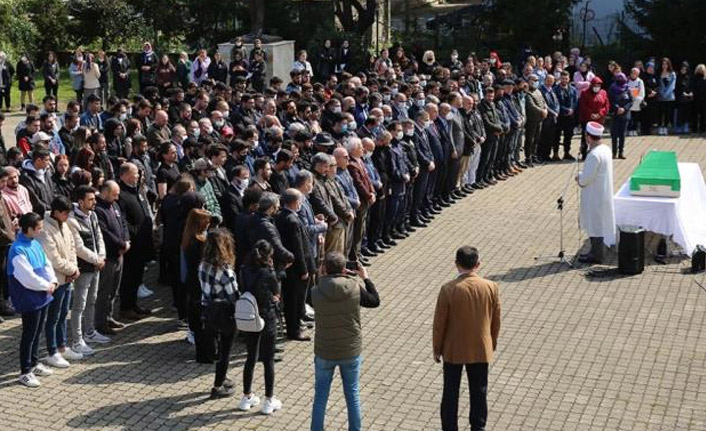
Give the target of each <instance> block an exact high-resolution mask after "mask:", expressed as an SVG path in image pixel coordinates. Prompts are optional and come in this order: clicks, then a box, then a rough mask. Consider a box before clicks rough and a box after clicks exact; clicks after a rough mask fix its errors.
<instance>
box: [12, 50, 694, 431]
mask: <svg viewBox="0 0 706 431" xmlns="http://www.w3.org/2000/svg"><path fill="white" fill-rule="evenodd" d="M390 53H392V54H390ZM348 55H349V52H348V45H347V43H344V44H343V46H342V47H341V48H339V49H334V48H332V46H331V42H330V41H327V42H326V45H325V49H324V50H323V51H322V54H321V56H320V57H319V59H318V62H317V63H316V64H315V66H316V74H317V75H315V74H314V73H315V72H314V68H313V67H312V65H311V64H310V63H309V61H308V60H307V53H306V52H305V51H301V52H299V53H297V57H296V59H295V61H294V63H293V66H292V70H291V73H290V76H289V80H288V81H287V82H285V81H284V80H282V79H281V78H280V77H271V78H270V79H266V76H265V71H266V67H265V64H266V63H265V62H266V61H267V53H266V52H265V50H264V48H263V47H262V45H261V44H260V43H259V41H258V42H256V43H255V46H254V48H253V49H251V50H249V51H248V50H246V49H245V48H244V46H243V45H242V41H240V40H237V41H236V45H235V48H234V50H233V53H232V60H231V61H230V62H229V63H226V62H225V60H224V59H223V58H222V56H221V55H220V54H217V53H216V54H214V55H213V57H210V56H209V55H208V53H207V52H206V51H205V50H201V51H199V52H198V54H197V56H196V58H194V59H193V60H190V59H189V56H188V55H187V54H186V53H182V54H181V55H180V59H179V62H178V64H177V65H176V66H175V65H173V64H172V63H171V60H170V58H169V56H167V55H163V56H161V57H159V56H158V55H157V54H156V53H155V52H154V51H153V49H152V46H151V45H150V44H149V43H145V44H144V50H143V52H142V53H141V54H140V55H139V56H138V57H137V60H136V62H135V64H132V62H131V61H130V59H129V57H128V56H127V55H126V53H125V52H124V51H122V50H119V51H118V52H117V54H116V55H115V56H113V57H112V58H108V56H106V54H105V53H104V52H99V53H97V54H96V55H95V56H94V55H93V54H92V53H86V52H82V51H81V50H76V52H75V53H74V55H73V57H72V60H71V65H70V66H69V74H70V76H71V82H72V86H73V89H74V90H75V92H76V99H75V100H69V101H67V102H66V109H65V110H59V109H58V107H59V101H58V100H57V88H58V83H59V76H60V74H61V73H63V72H62V70H61V68H60V67H59V66H58V63H57V60H56V55H54V54H53V53H49V54H48V55H47V58H46V61H45V62H44V65H43V66H42V71H43V76H44V80H45V82H44V83H45V89H46V95H45V96H44V97H43V99H42V103H41V105H34V104H33V101H34V99H33V93H32V89H33V88H34V84H33V80H34V77H33V76H34V69H33V66H32V65H31V61H30V60H29V57H28V56H27V55H24V56H23V57H22V59H20V62H19V63H18V64H17V67H14V68H13V67H12V66H11V65H10V63H9V62H8V60H7V58H6V56H5V54H4V53H0V96H2V97H0V100H3V101H4V102H5V103H6V108H9V106H10V100H9V89H10V87H11V85H12V81H13V79H15V78H13V76H16V78H17V79H19V82H20V89H21V90H22V91H23V99H22V103H23V104H25V96H26V97H27V99H28V103H27V104H26V105H24V106H23V109H25V111H26V113H27V116H26V118H25V119H24V120H23V121H22V122H21V123H20V124H19V125H18V126H17V128H16V129H15V131H14V133H15V135H16V140H17V145H16V147H12V148H5V145H4V141H2V140H0V143H1V144H2V145H1V146H0V157H1V158H2V160H0V163H1V164H2V168H0V194H1V195H2V205H0V240H1V241H2V243H1V244H0V245H1V246H2V250H0V259H2V261H1V262H0V263H1V264H2V265H3V266H5V267H6V268H7V275H8V277H1V278H0V288H1V289H2V294H1V295H0V315H2V316H4V317H8V316H12V315H14V314H15V313H20V314H21V316H22V323H23V325H22V326H23V332H22V339H21V342H20V357H21V376H20V382H21V383H23V384H24V385H26V386H29V387H37V386H39V384H40V383H39V380H38V378H37V377H42V376H46V375H50V374H51V373H52V368H65V367H68V366H70V361H75V360H81V359H82V358H84V357H88V356H91V355H93V354H94V353H95V350H94V347H95V345H96V344H102V343H109V342H111V341H112V339H111V337H113V336H115V335H116V334H118V333H119V331H121V330H122V329H123V328H125V326H126V325H125V322H131V321H136V320H140V319H143V318H145V317H147V316H149V315H150V314H151V313H152V311H151V310H150V309H149V308H148V307H147V306H145V305H144V301H142V300H141V298H142V297H144V296H145V295H149V294H150V291H149V289H148V288H147V287H146V286H144V284H143V274H144V272H145V271H144V270H145V266H146V264H147V263H149V262H150V261H155V264H158V265H159V274H160V283H161V284H163V285H165V286H169V287H170V288H171V292H172V298H173V306H174V308H175V310H176V320H177V324H178V326H179V327H180V328H182V329H185V330H187V339H188V340H189V341H190V342H191V343H193V344H194V345H195V358H196V361H198V362H201V363H214V362H215V363H216V378H215V382H214V386H213V389H212V395H213V396H214V397H221V396H230V395H232V394H233V383H232V382H231V381H230V380H228V379H227V377H226V372H227V368H228V355H229V352H230V347H231V344H232V341H233V338H234V333H235V327H234V323H233V322H232V319H231V320H227V319H226V320H227V322H226V323H224V322H222V321H221V322H220V323H219V322H217V321H220V320H222V319H215V317H214V315H215V314H219V313H218V312H216V311H214V310H215V308H214V305H213V304H214V303H220V302H222V301H226V302H229V303H234V301H236V300H237V298H238V297H239V296H240V295H241V294H242V293H244V292H251V293H252V294H253V295H254V297H255V298H256V299H257V306H258V307H257V308H258V310H259V311H258V312H259V314H260V316H261V317H262V318H263V320H264V323H265V327H264V329H263V330H262V331H260V332H253V333H245V334H244V341H245V343H246V345H247V348H248V359H247V361H246V364H245V372H244V382H243V383H244V388H243V398H242V400H241V403H240V408H241V409H243V410H248V409H250V408H251V407H253V406H255V405H258V404H259V401H260V400H259V398H257V397H256V396H255V395H254V393H253V391H252V376H253V370H254V366H255V363H256V362H257V361H260V362H263V363H264V364H265V381H266V390H265V392H266V399H265V401H264V403H263V411H264V412H265V413H271V412H272V411H274V410H277V409H279V408H281V402H279V401H278V400H277V399H276V398H275V397H274V363H275V362H276V360H277V359H278V355H277V353H278V347H277V346H276V340H277V327H278V325H279V324H280V323H281V320H283V322H284V323H281V324H282V325H283V327H284V328H285V330H284V331H285V333H286V338H287V339H289V340H294V341H309V340H310V339H311V338H310V336H309V335H307V330H308V329H309V328H312V327H314V325H316V332H315V335H316V339H315V341H314V343H315V345H316V347H315V351H316V355H317V362H316V373H317V374H316V375H317V391H318V390H319V389H320V390H321V391H324V390H325V392H326V394H327V393H328V387H330V383H331V381H330V380H331V376H332V374H331V373H332V372H333V371H332V370H333V367H335V366H340V367H342V370H343V369H344V367H345V369H346V370H347V371H346V375H347V376H348V377H347V378H348V380H347V383H346V385H350V386H349V387H348V389H347V391H348V390H350V394H351V399H353V398H355V397H357V373H358V371H359V361H357V362H356V361H355V358H359V356H360V345H359V343H360V316H359V314H358V313H359V311H358V310H359V307H360V306H367V307H375V306H377V304H379V296H378V295H377V292H376V290H375V287H374V285H373V284H372V282H370V280H369V279H368V277H367V271H366V270H365V266H368V265H370V264H371V262H372V260H371V259H372V258H374V257H375V256H377V255H379V254H382V253H385V252H386V251H387V250H389V249H390V248H391V247H394V246H395V245H397V243H398V242H399V241H404V240H405V238H407V237H409V236H410V234H411V233H412V232H414V231H415V230H417V229H421V228H424V227H426V226H427V225H428V224H429V223H431V222H432V220H433V219H434V218H435V217H436V216H437V215H438V214H440V213H441V211H442V210H443V209H444V208H447V207H449V206H451V205H453V204H454V203H455V202H457V201H459V200H461V199H463V198H465V197H467V196H469V195H471V194H473V193H476V192H478V191H479V190H483V189H487V188H490V187H492V186H494V185H496V184H498V182H500V181H506V180H508V179H510V178H511V177H514V176H517V175H519V174H520V173H521V172H522V171H523V170H526V169H529V168H533V167H535V166H538V165H542V164H545V163H550V162H554V161H558V160H561V159H564V160H574V158H575V156H574V155H573V154H572V152H571V145H572V138H573V136H574V134H575V133H577V132H576V130H581V134H582V138H583V139H582V145H581V155H582V156H583V157H584V158H585V156H586V151H587V146H586V144H585V137H584V135H585V133H584V132H583V131H584V129H585V125H586V124H587V123H588V122H597V123H604V122H605V121H606V120H607V119H610V124H611V127H610V129H611V138H612V145H613V157H614V158H625V155H626V149H625V137H626V136H627V135H628V134H636V133H638V132H639V133H641V134H647V133H652V132H656V133H660V134H663V133H668V132H674V133H679V132H681V133H687V132H690V131H692V132H696V131H703V130H704V113H705V112H706V77H705V76H704V72H705V69H706V68H705V67H704V66H703V65H699V66H697V67H696V69H695V72H694V73H693V74H691V69H690V67H689V65H688V64H686V63H684V64H682V65H681V67H680V69H679V70H678V71H676V72H675V71H674V70H673V68H672V64H671V62H670V60H669V59H667V58H664V59H661V60H659V61H658V62H655V60H654V59H649V60H648V61H646V62H645V63H644V66H643V63H642V62H639V61H638V62H635V64H634V67H633V68H626V69H623V68H621V66H619V65H618V64H616V63H611V64H610V65H609V67H608V70H607V72H606V73H600V72H599V71H597V70H595V68H594V65H593V64H592V62H591V59H590V57H589V56H582V55H581V53H580V51H579V50H578V49H572V50H571V52H570V53H568V55H564V54H562V53H561V52H557V53H554V54H553V55H550V56H546V57H542V56H538V55H535V54H534V53H532V52H526V53H525V55H524V56H523V57H522V58H521V59H520V63H518V64H516V65H513V64H510V63H509V62H503V61H502V60H501V59H500V57H499V56H498V54H497V53H495V52H491V53H490V55H489V56H488V57H487V58H484V57H480V56H478V55H476V54H470V55H468V56H467V57H466V58H460V57H459V54H458V52H456V51H453V52H452V54H451V56H450V58H449V59H448V60H447V61H443V60H440V61H437V60H436V57H435V53H434V52H433V51H426V52H423V53H422V54H421V55H420V56H418V57H417V56H415V55H412V54H411V53H408V52H406V51H405V50H404V48H403V47H401V46H396V47H394V49H390V50H388V49H383V50H382V51H381V53H380V55H379V56H378V57H376V58H372V59H371V61H370V62H369V63H368V64H367V65H365V66H364V67H363V68H362V70H353V69H352V66H351V65H350V64H348V61H349V60H348V57H347V56H348ZM27 70H29V72H28V71H27ZM623 70H625V72H623ZM14 71H16V72H17V73H16V75H14ZM134 73H137V75H138V79H137V80H138V82H139V89H137V90H138V91H132V89H131V81H132V74H134ZM599 75H600V76H599ZM601 76H602V77H601ZM111 78H112V79H111ZM30 83H31V85H30ZM25 93H26V94H25ZM3 120H4V116H3V114H0V125H1V124H2V121H3ZM560 146H561V147H563V151H562V153H561V154H560V152H559V147H560ZM320 268H323V270H321V269H320ZM332 286H333V287H332ZM336 286H338V288H340V289H342V291H344V292H345V294H344V295H343V297H345V298H346V299H347V300H348V301H349V303H350V304H353V305H351V307H352V308H349V309H345V308H341V307H342V306H341V305H340V304H330V303H327V301H331V299H330V298H331V296H330V295H327V294H325V293H322V292H324V291H325V290H326V289H328V290H335V289H336V288H337V287H336ZM341 286H343V287H341ZM317 289H318V291H317ZM317 298H318V309H317ZM310 304H313V308H312V307H310ZM350 304H349V305H350ZM342 310H343V311H342ZM346 310H347V311H346ZM69 311H70V322H69V323H70V324H69V325H68V326H67V316H68V315H69ZM280 311H281V314H282V315H283V319H281V318H280ZM347 313H348V314H347ZM219 315H220V314H219ZM322 316H324V317H322ZM342 316H345V318H346V322H347V324H349V325H351V326H352V327H357V329H355V330H353V333H352V334H351V332H350V331H348V332H346V331H341V330H340V329H337V327H338V326H340V325H337V323H336V322H335V320H336V319H340V318H342ZM220 317H222V316H220ZM231 317H232V316H231ZM212 318H213V319H212ZM209 322H210V323H209ZM314 322H315V323H314ZM42 333H44V334H45V336H46V346H47V357H46V358H44V360H43V361H40V360H39V350H38V347H39V342H40V338H41V334H42ZM341 340H344V342H343V343H342V342H341ZM92 346H93V347H92ZM351 361H352V362H351ZM349 372H350V374H349ZM351 376H355V381H354V380H350V379H353V377H351ZM320 382H321V385H319V383H320ZM354 383H355V384H354ZM327 385H328V387H327ZM347 393H348V392H347ZM326 399H327V396H324V395H323V394H321V395H320V396H319V393H318V392H317V397H316V400H318V401H315V403H314V416H315V421H314V423H315V424H316V425H315V426H312V429H316V430H318V429H323V411H324V410H322V403H323V406H325V403H326ZM347 399H348V397H347ZM349 404H350V403H349ZM353 404H355V403H353ZM349 408H355V407H351V406H350V405H349ZM357 414H358V423H359V415H360V412H359V407H358V412H357ZM353 416H355V413H354V414H353ZM352 421H353V422H355V420H352ZM358 426H359V425H358Z"/></svg>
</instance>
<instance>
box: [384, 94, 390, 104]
mask: <svg viewBox="0 0 706 431" xmlns="http://www.w3.org/2000/svg"><path fill="white" fill-rule="evenodd" d="M390 99H391V97H390V95H389V94H383V95H382V100H384V101H385V103H387V102H389V101H390Z"/></svg>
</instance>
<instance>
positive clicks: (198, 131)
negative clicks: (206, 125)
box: [193, 129, 201, 139]
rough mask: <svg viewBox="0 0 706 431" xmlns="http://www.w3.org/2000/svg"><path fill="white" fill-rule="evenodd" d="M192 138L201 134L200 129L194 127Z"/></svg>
mask: <svg viewBox="0 0 706 431" xmlns="http://www.w3.org/2000/svg"><path fill="white" fill-rule="evenodd" d="M193 134H194V138H196V139H198V138H199V136H201V129H196V130H194V131H193Z"/></svg>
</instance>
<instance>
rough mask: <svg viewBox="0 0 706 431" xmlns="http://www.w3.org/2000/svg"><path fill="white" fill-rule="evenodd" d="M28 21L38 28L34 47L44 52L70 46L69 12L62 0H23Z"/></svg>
mask: <svg viewBox="0 0 706 431" xmlns="http://www.w3.org/2000/svg"><path fill="white" fill-rule="evenodd" d="M25 4H26V5H27V8H28V10H30V11H31V13H30V14H29V18H30V21H31V22H32V24H33V25H34V26H35V27H36V29H37V30H38V32H37V33H38V34H37V39H36V48H37V49H38V50H39V51H40V52H41V53H44V52H46V51H58V50H61V49H66V48H68V47H70V46H71V44H72V43H73V41H72V40H71V37H70V35H69V32H68V27H69V13H68V9H67V8H66V5H65V3H64V1H62V0H25Z"/></svg>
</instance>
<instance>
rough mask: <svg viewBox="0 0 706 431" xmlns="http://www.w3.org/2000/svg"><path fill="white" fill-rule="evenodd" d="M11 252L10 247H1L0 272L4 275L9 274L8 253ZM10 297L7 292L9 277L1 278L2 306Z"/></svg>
mask: <svg viewBox="0 0 706 431" xmlns="http://www.w3.org/2000/svg"><path fill="white" fill-rule="evenodd" d="M8 251H10V247H8V246H2V247H0V271H2V274H3V275H4V274H7V252H8ZM8 296H9V292H8V291H7V277H6V276H3V277H0V304H2V303H3V302H5V301H6V300H7V298H8Z"/></svg>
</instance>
